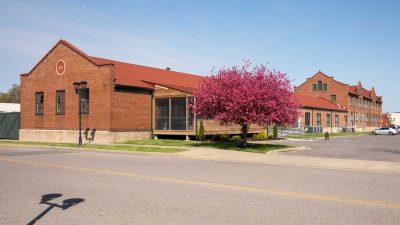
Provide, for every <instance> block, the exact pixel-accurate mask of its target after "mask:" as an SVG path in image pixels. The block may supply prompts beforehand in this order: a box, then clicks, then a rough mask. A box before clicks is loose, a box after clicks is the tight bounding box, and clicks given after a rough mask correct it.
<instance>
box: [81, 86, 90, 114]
mask: <svg viewBox="0 0 400 225" xmlns="http://www.w3.org/2000/svg"><path fill="white" fill-rule="evenodd" d="M80 98H81V113H83V114H89V88H86V89H83V90H81V93H80Z"/></svg>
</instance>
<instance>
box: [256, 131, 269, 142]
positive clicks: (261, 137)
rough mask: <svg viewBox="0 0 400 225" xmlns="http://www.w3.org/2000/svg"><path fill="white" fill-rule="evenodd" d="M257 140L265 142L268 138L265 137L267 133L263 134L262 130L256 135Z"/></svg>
mask: <svg viewBox="0 0 400 225" xmlns="http://www.w3.org/2000/svg"><path fill="white" fill-rule="evenodd" d="M257 136H258V139H260V140H267V138H268V136H267V132H265V130H262V131H261V132H260V133H259V134H257Z"/></svg>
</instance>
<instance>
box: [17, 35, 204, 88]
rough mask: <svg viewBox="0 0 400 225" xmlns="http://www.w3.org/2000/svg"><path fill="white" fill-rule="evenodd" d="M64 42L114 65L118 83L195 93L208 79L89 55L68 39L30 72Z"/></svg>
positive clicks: (98, 61)
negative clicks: (163, 87) (157, 86)
mask: <svg viewBox="0 0 400 225" xmlns="http://www.w3.org/2000/svg"><path fill="white" fill-rule="evenodd" d="M60 43H62V44H64V45H66V46H68V47H69V48H71V49H72V50H73V51H75V52H76V53H78V54H80V55H81V56H82V57H84V58H85V59H87V60H88V61H89V62H91V63H93V64H95V65H97V66H104V65H113V66H114V82H115V84H117V85H125V86H134V87H142V88H154V87H155V85H160V86H165V87H169V88H172V89H175V90H180V91H184V92H188V93H194V92H195V91H196V89H197V88H198V86H199V84H200V81H202V80H204V79H207V78H206V77H204V76H198V75H192V74H187V73H181V72H176V71H170V70H166V69H159V68H153V67H148V66H141V65H136V64H130V63H125V62H119V61H115V60H110V59H104V58H98V57H93V56H89V55H87V54H86V53H84V52H83V51H81V50H80V49H78V48H77V47H75V46H74V45H72V44H70V43H69V42H68V41H65V40H60V41H59V42H57V44H56V45H55V46H54V47H53V48H52V49H51V50H50V51H49V52H48V53H47V54H46V55H45V56H44V57H43V58H42V59H41V60H40V61H39V62H38V63H37V64H36V65H35V67H33V68H32V70H31V71H30V72H29V73H26V74H21V75H23V76H24V75H27V74H30V73H31V72H32V71H33V70H34V69H35V68H36V67H37V66H38V65H39V64H40V63H41V62H42V61H43V60H44V59H45V58H46V57H47V56H48V55H49V54H50V52H52V51H53V50H54V49H55V47H56V46H57V45H58V44H60Z"/></svg>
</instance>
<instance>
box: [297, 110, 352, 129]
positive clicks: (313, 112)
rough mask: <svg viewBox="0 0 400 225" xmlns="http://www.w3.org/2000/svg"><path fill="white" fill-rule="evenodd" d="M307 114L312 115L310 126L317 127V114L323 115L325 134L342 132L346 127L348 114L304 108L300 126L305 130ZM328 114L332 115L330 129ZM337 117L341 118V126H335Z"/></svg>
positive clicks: (322, 122) (300, 117)
mask: <svg viewBox="0 0 400 225" xmlns="http://www.w3.org/2000/svg"><path fill="white" fill-rule="evenodd" d="M306 112H308V113H310V126H317V114H318V113H320V114H321V126H322V127H323V128H324V129H323V130H324V132H325V131H327V132H336V131H338V130H341V128H342V127H345V126H346V118H345V116H347V112H338V111H330V110H322V109H307V108H302V109H300V116H299V122H300V124H299V126H300V127H302V128H305V126H306V124H305V121H306V119H305V114H306ZM327 114H330V115H331V119H330V121H331V126H329V127H328V125H327ZM335 115H338V117H339V126H336V124H335Z"/></svg>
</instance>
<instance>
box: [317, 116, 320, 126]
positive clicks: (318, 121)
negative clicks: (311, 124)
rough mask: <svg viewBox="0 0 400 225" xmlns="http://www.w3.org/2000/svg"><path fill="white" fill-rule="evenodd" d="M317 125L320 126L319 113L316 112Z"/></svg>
mask: <svg viewBox="0 0 400 225" xmlns="http://www.w3.org/2000/svg"><path fill="white" fill-rule="evenodd" d="M317 126H321V113H317Z"/></svg>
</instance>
